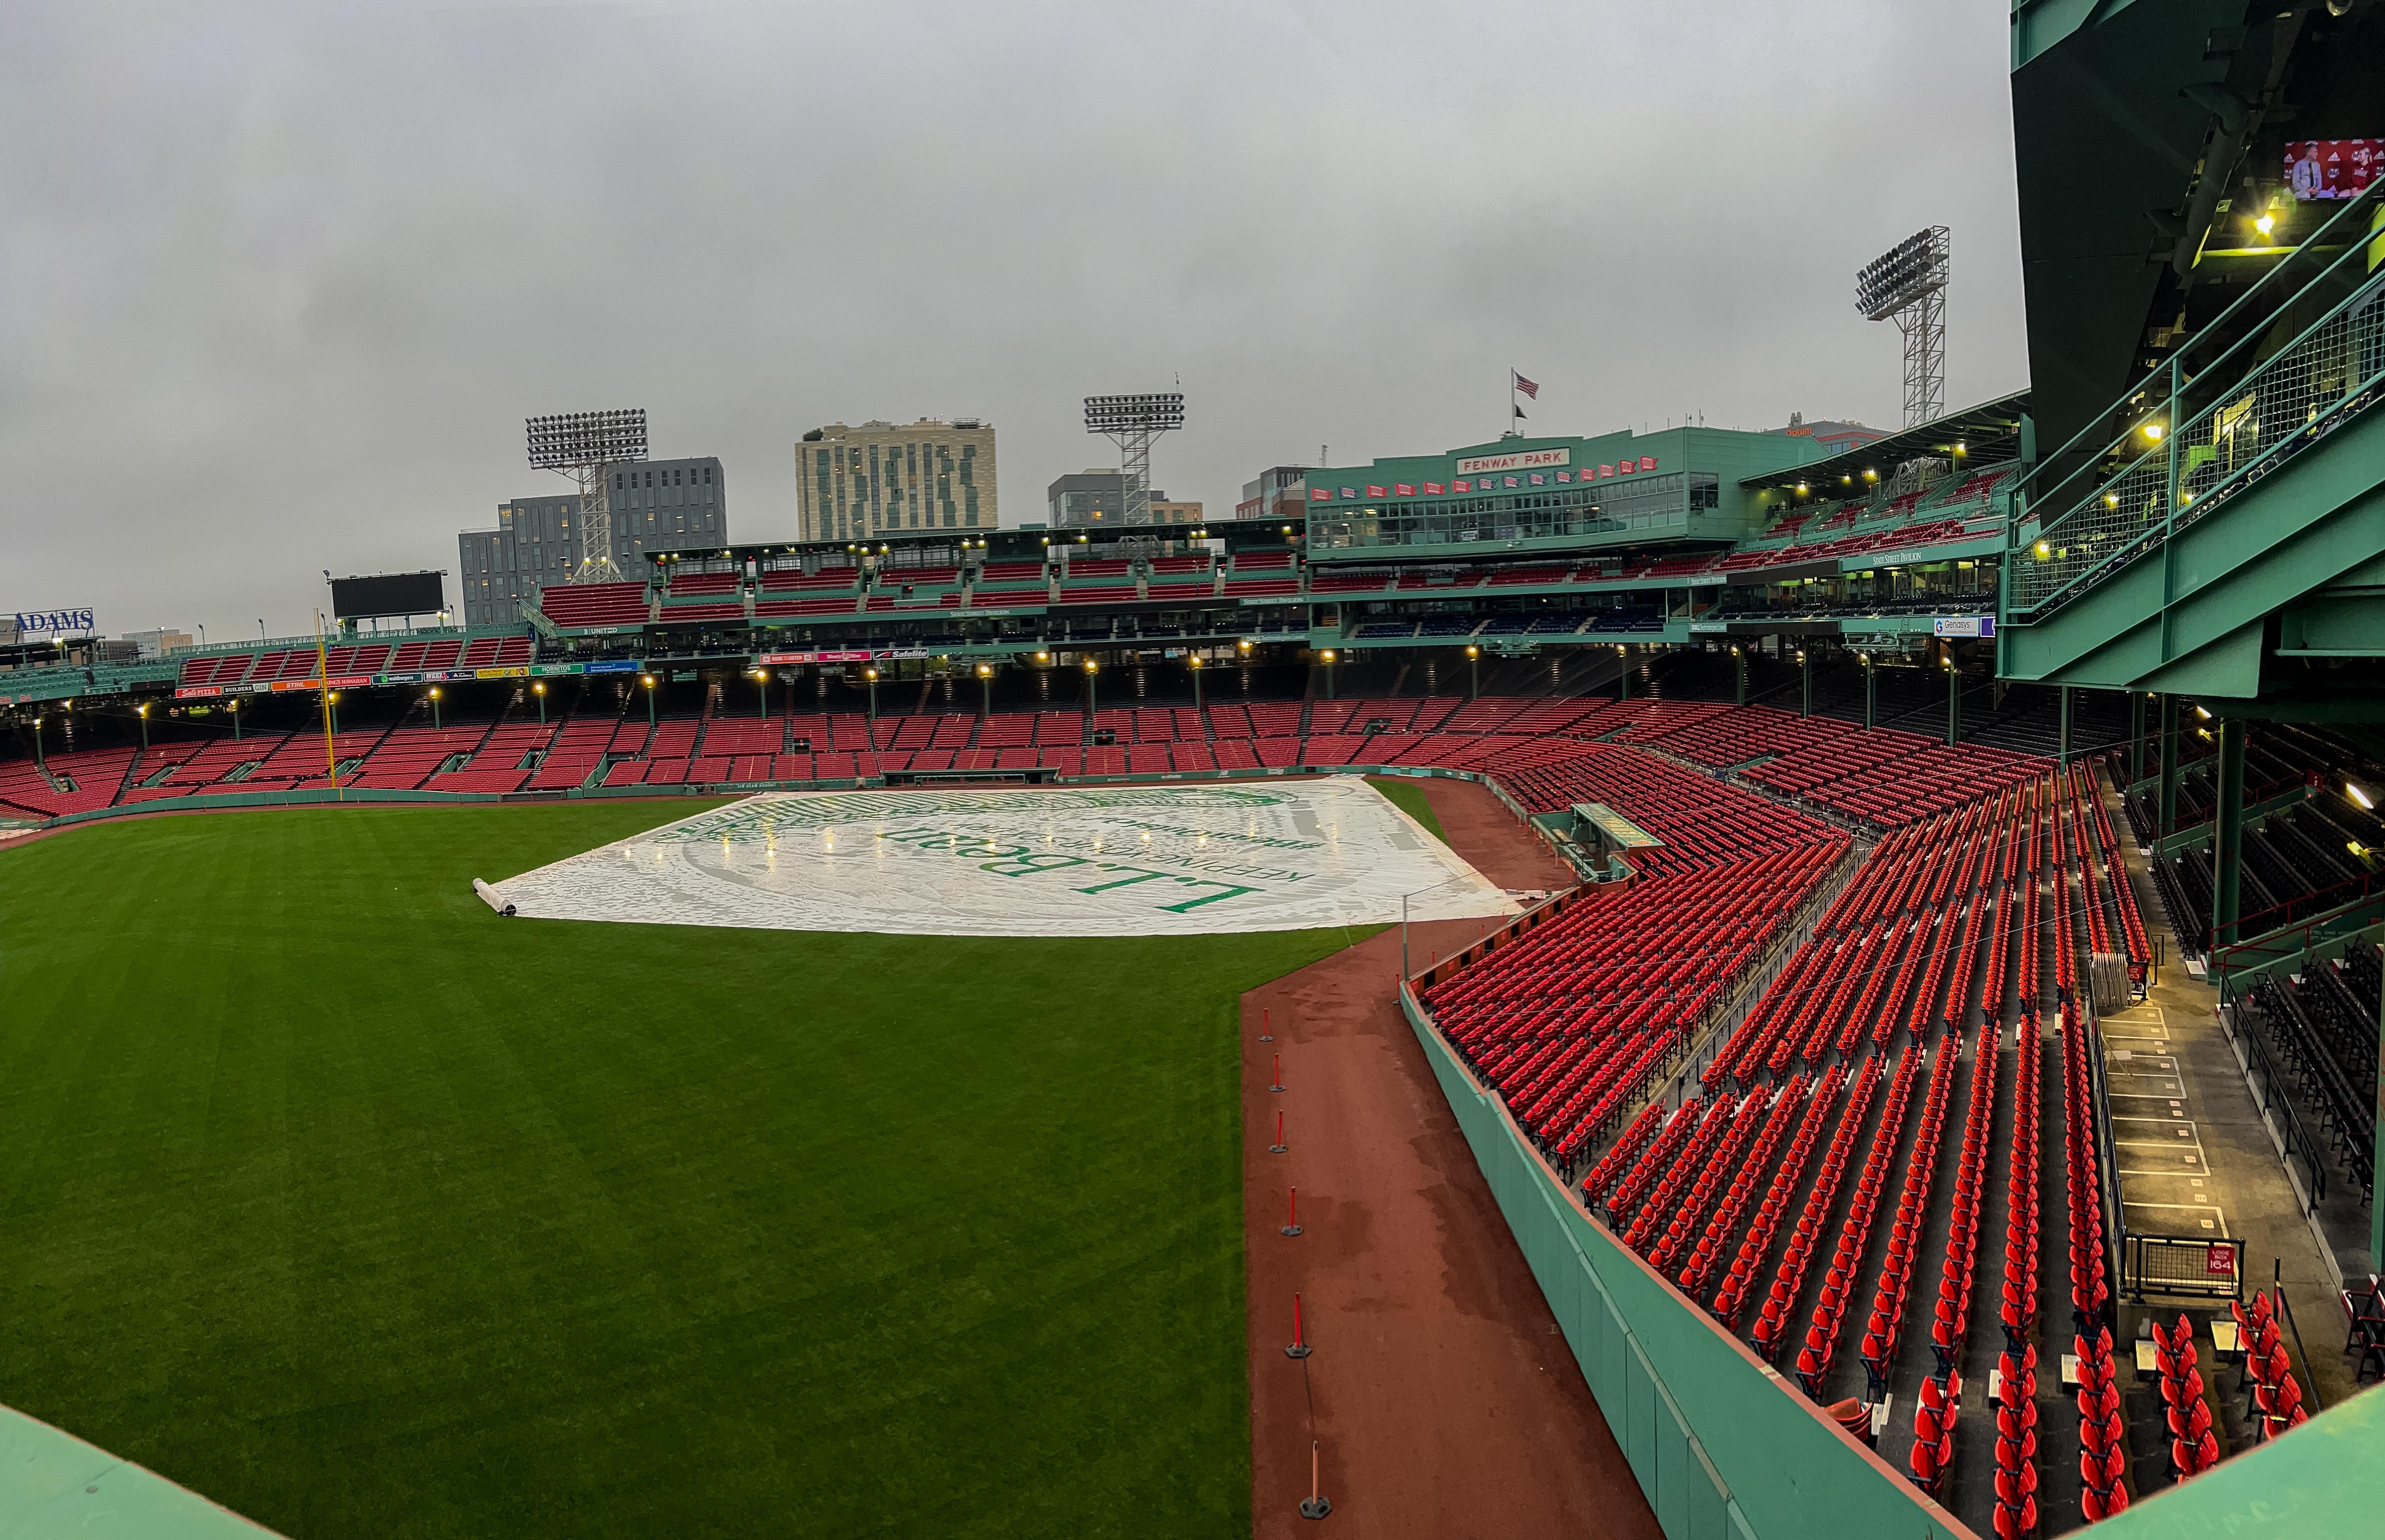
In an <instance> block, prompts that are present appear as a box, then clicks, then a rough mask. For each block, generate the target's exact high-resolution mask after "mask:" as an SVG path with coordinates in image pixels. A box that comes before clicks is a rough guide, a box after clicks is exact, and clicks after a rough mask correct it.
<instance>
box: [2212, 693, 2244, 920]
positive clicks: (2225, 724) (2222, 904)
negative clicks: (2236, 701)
mask: <svg viewBox="0 0 2385 1540" xmlns="http://www.w3.org/2000/svg"><path fill="white" fill-rule="evenodd" d="M2216 792H2217V794H2218V799H2219V801H2218V807H2217V808H2216V809H2215V813H2214V817H2213V819H2212V829H2211V945H2212V949H2213V950H2214V951H2215V952H2216V951H2217V950H2218V949H2219V948H2220V947H2222V946H2227V945H2232V944H2233V943H2234V942H2235V940H2236V920H2237V918H2238V916H2239V915H2240V914H2241V912H2242V911H2241V893H2242V890H2243V885H2244V723H2243V721H2242V720H2241V719H2239V718H2235V717H2222V718H2220V719H2219V783H2218V785H2217V787H2216Z"/></svg>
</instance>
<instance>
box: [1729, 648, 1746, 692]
mask: <svg viewBox="0 0 2385 1540" xmlns="http://www.w3.org/2000/svg"><path fill="white" fill-rule="evenodd" d="M1730 660H1731V661H1732V662H1733V663H1734V664H1736V665H1737V666H1738V672H1739V698H1738V704H1739V705H1741V706H1745V705H1746V704H1747V655H1746V654H1745V653H1743V652H1742V651H1740V650H1739V649H1738V648H1737V647H1733V648H1731V649H1730Z"/></svg>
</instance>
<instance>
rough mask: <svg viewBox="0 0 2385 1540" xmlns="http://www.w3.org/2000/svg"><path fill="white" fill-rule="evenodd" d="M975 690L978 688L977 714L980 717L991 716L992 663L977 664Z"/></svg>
mask: <svg viewBox="0 0 2385 1540" xmlns="http://www.w3.org/2000/svg"><path fill="white" fill-rule="evenodd" d="M977 690H978V706H979V710H978V715H979V716H980V717H991V716H993V664H991V663H980V664H979V665H978V666H977Z"/></svg>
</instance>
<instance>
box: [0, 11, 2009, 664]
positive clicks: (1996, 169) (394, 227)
mask: <svg viewBox="0 0 2385 1540" xmlns="http://www.w3.org/2000/svg"><path fill="white" fill-rule="evenodd" d="M2005 28H2006V14H2005V9H2004V6H2001V5H1997V4H1991V3H1990V0H1918V3H1914V0H1906V3H1903V4H1892V3H1889V0H1842V3H1837V4H1826V5H1822V6H1785V5H1780V4H1777V3H1751V0H1709V3H1707V4H1703V5H1685V6H1649V5H1646V4H1644V3H1632V4H1624V3H1619V0H1563V3H1557V0H1548V3H1541V0H1474V3H1471V4H1467V5H1463V6H1460V5H1425V4H1416V3H1410V0H1185V3H1179V4H1173V5H1164V6H1163V5H1152V4H1139V3H1129V4H1125V5H1119V4H1117V3H1115V0H1112V3H1110V4H1078V3H1073V0H1049V3H1015V4H1004V3H999V0H972V3H966V4H941V3H938V4H921V3H905V0H868V3H860V4H780V5H732V4H697V3H687V4H665V3H647V4H617V5H566V4H515V5H473V4H449V5H406V4H380V5H370V6H339V5H331V4H322V3H316V4H308V5H304V6H286V7H282V6H275V7H267V6H233V5H207V4H201V3H196V0H181V3H178V4H172V5H159V6H117V5H106V4H94V3H88V0H78V3H71V4H69V3H56V4H31V3H28V0H0V473H5V474H6V478H7V482H8V493H7V495H6V501H5V502H0V508H5V510H6V511H5V513H0V521H5V525H6V539H5V541H0V579H5V581H0V609H17V608H32V607H63V606H67V605H69V604H76V605H81V604H89V605H92V606H94V607H96V608H97V609H98V611H99V621H100V624H101V626H102V628H103V629H104V630H106V631H108V632H122V631H127V630H131V629H134V628H138V627H146V626H151V625H169V626H182V627H193V626H195V625H197V624H199V623H201V622H204V623H205V624H206V626H207V628H208V634H209V637H210V639H211V640H226V639H230V638H232V637H234V636H237V635H238V634H240V633H241V632H242V631H243V628H245V629H247V630H248V631H251V632H253V631H254V630H255V627H256V621H257V620H258V619H260V618H261V619H262V620H264V621H265V623H266V625H267V627H268V629H269V630H271V631H272V632H274V633H275V634H277V635H278V634H283V633H286V632H296V631H299V630H303V629H305V628H306V625H307V624H308V623H309V616H310V613H311V610H312V607H314V606H315V605H316V604H317V603H318V602H319V600H320V598H321V584H320V579H319V576H318V571H319V570H320V569H323V568H327V567H328V568H330V569H331V570H333V571H335V572H339V573H343V574H345V573H348V572H369V571H383V570H403V569H408V568H417V567H424V566H431V567H443V568H448V569H450V570H452V569H453V568H454V567H455V565H456V531H458V530H460V529H464V528H468V527H470V528H482V527H490V526H493V523H494V508H495V506H496V504H497V503H498V502H500V501H502V500H504V499H506V498H507V497H511V496H515V495H525V494H530V493H536V492H543V491H547V490H552V489H554V488H556V487H557V486H559V485H560V484H561V483H560V482H557V481H556V479H554V478H553V477H551V476H549V475H548V474H547V473H544V472H537V471H532V470H529V469H527V468H526V467H525V466H524V464H523V462H522V442H521V438H522V425H521V419H523V418H524V417H525V416H527V415H531V414H533V413H539V412H548V411H565V410H574V409H581V408H586V407H611V406H643V407H646V408H647V410H648V412H649V413H650V415H651V419H652V422H653V428H654V438H655V448H656V453H657V454H658V455H671V454H717V455H718V456H720V457H721V458H722V460H723V461H724V462H725V464H726V468H727V475H728V480H729V492H730V520H731V530H732V532H733V533H734V534H735V535H736V536H737V537H738V538H740V539H743V540H768V539H777V538H785V537H790V536H792V535H793V532H794V529H795V520H794V474H793V441H794V440H795V438H796V436H797V435H798V434H800V433H801V432H803V431H804V430H805V429H806V428H810V427H813V426H816V425H818V424H819V423H822V422H827V421H831V420H836V419H843V420H846V421H850V422H858V421H861V420H862V419H867V418H873V417H884V418H891V419H896V420H908V419H911V418H914V417H918V416H921V415H930V416H950V415H954V414H965V415H978V416H982V417H984V418H986V419H990V420H991V421H992V422H993V424H994V426H995V427H996V429H997V430H998V432H999V445H1000V458H1001V498H1002V506H1003V511H1004V515H1005V522H1006V523H1012V524H1016V523H1018V522H1020V521H1022V520H1030V519H1036V518H1040V517H1042V503H1043V487H1044V485H1045V483H1046V482H1049V481H1050V480H1051V478H1052V477H1054V476H1055V475H1056V474H1059V473H1061V472H1063V471H1068V470H1078V469H1081V468H1082V467H1085V466H1088V465H1095V464H1102V463H1114V461H1115V453H1116V452H1115V450H1113V449H1111V448H1109V447H1108V445H1107V444H1105V442H1104V441H1101V440H1089V439H1088V438H1087V437H1086V436H1085V434H1084V433H1083V432H1082V427H1081V420H1080V408H1079V405H1078V403H1079V398H1080V397H1081V396H1083V395H1085V394H1088V393H1094V392H1105V391H1131V390H1147V389H1164V388H1167V386H1168V384H1169V382H1171V381H1174V380H1176V379H1178V378H1179V377H1180V378H1181V381H1182V388H1183V390H1184V392H1185V394H1186V397H1187V400H1188V416H1189V426H1188V427H1187V428H1186V430H1185V431H1184V432H1181V433H1180V434H1177V435H1175V436H1173V437H1172V438H1171V439H1169V440H1168V441H1166V442H1165V443H1164V444H1163V445H1162V447H1161V448H1160V450H1159V451H1158V452H1157V454H1156V456H1155V469H1154V481H1155V482H1156V484H1157V485H1159V486H1160V487H1162V488H1164V489H1165V490H1167V491H1168V492H1169V493H1170V494H1172V495H1176V496H1179V497H1194V498H1199V499H1201V500H1202V501H1204V502H1205V503H1207V504H1209V505H1210V506H1211V507H1213V508H1214V507H1230V505H1231V504H1232V502H1233V501H1234V499H1235V497H1236V495H1237V494H1238V492H1239V489H1240V487H1241V483H1242V482H1243V481H1244V480H1246V479H1247V478H1249V477H1250V476H1252V475H1254V474H1255V473H1256V472H1257V471H1258V470H1260V469H1262V468H1264V467H1266V466H1268V465H1273V464H1279V463H1285V462H1302V461H1309V460H1313V459H1314V458H1315V457H1316V455H1317V449H1318V446H1319V445H1320V444H1324V445H1330V447H1331V454H1332V458H1333V460H1334V461H1335V462H1337V463H1347V462H1348V461H1350V460H1353V459H1358V458H1364V457H1372V456H1376V455H1387V454H1401V453H1417V452H1424V451H1430V450H1437V449H1442V448H1446V447H1450V446H1453V445H1455V444H1463V443H1469V442H1474V441H1476V440H1480V439H1483V438H1488V437H1490V436H1492V435H1493V434H1495V433H1496V432H1498V430H1499V429H1500V427H1501V426H1502V422H1501V417H1502V414H1503V413H1504V411H1505V404H1506V394H1505V370H1506V369H1507V368H1508V366H1509V365H1510V364H1513V365H1514V366H1515V367H1517V368H1518V369H1522V370H1523V371H1524V372H1525V373H1526V374H1528V375H1530V376H1531V377H1533V378H1534V379H1536V380H1538V381H1539V382H1541V384H1542V392H1541V398H1540V402H1539V403H1538V405H1537V406H1536V407H1532V408H1530V409H1531V410H1532V411H1533V417H1532V421H1531V426H1532V427H1533V428H1535V429H1538V430H1541V431H1543V432H1563V433H1573V432H1604V431H1605V430H1608V429H1612V428H1616V427H1620V426H1623V425H1625V424H1627V423H1628V424H1630V425H1632V426H1635V427H1636V426H1637V425H1639V424H1640V423H1641V422H1642V421H1648V422H1652V423H1654V424H1655V425H1658V426H1662V425H1663V423H1664V421H1665V419H1667V418H1668V417H1672V418H1679V416H1681V415H1682V414H1684V413H1694V412H1699V411H1703V412H1704V414H1705V417H1706V420H1707V421H1708V422H1710V423H1714V424H1718V425H1724V426H1744V427H1764V426H1776V425H1778V424H1779V423H1781V422H1783V421H1785V420H1786V419H1787V417H1788V415H1789V413H1790V412H1791V411H1792V410H1803V411H1804V412H1805V413H1806V414H1807V415H1808V416H1845V417H1853V418H1857V419H1863V420H1866V421H1870V422H1876V423H1887V424H1893V423H1894V422H1895V420H1896V417H1897V409H1898V392H1897V381H1898V358H1899V355H1898V344H1897V339H1896V335H1895V332H1894V331H1893V329H1892V328H1890V327H1887V326H1884V325H1867V324H1866V323H1864V322H1863V321H1862V320H1860V319H1858V318H1857V317H1856V316H1855V314H1854V307H1853V304H1852V301H1851V298H1850V294H1851V290H1852V283H1853V273H1854V269H1855V268H1856V267H1857V266H1858V265H1859V264H1860V263H1862V262H1863V261H1864V260H1866V259H1867V258H1868V257H1872V256H1874V255H1876V254H1877V253H1878V252H1879V251H1880V250H1881V249H1883V248H1885V247H1886V246H1888V245H1889V244H1892V243H1893V242H1894V241H1896V240H1897V239H1899V238H1901V237H1903V236H1904V235H1906V234H1909V233H1911V232H1913V231H1914V230H1916V229H1917V228H1919V227H1921V226H1923V225H1925V224H1931V223H1945V224H1949V225H1951V226H1953V227H1954V274H1955V277H1954V290H1953V294H1952V299H1951V303H1950V305H1949V307H1948V318H1949V319H1948V354H1949V375H1950V381H1949V385H1948V392H1947V394H1948V402H1949V405H1960V404H1967V403H1968V402H1971V401H1975V400H1979V399H1981V398H1984V397H1986V396H1989V395H1992V394H1995V393H1997V392H1999V391H2003V390H2006V389H2009V388H2012V387H2015V386H2017V385H2019V384H2022V383H2024V382H2025V380H2026V370H2025V367H2024V353H2023V349H2022V344H2021V340H2020V337H2019V324H2018V323H2019V317H2020V303H2019V275H2018V255H2017V252H2018V246H2017V228H2016V220H2015V215H2014V207H2013V173H2012V143H2011V124H2010V111H2009V106H2008V96H2007V92H2006V83H2005V80H2006V76H2005V47H2006V44H2005ZM453 593H454V589H453V586H452V580H451V587H450V594H451V596H452V595H453Z"/></svg>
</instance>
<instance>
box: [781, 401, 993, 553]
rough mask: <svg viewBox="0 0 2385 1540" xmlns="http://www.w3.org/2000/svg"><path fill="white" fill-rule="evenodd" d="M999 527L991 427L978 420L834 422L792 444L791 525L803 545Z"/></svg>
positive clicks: (922, 419) (987, 423)
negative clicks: (910, 532)
mask: <svg viewBox="0 0 2385 1540" xmlns="http://www.w3.org/2000/svg"><path fill="white" fill-rule="evenodd" d="M1001 523H1002V505H1001V502H1000V500H999V498H998V497H997V496H996V488H995V485H994V462H993V424H992V423H989V422H986V421H984V420H983V419H979V418H974V417H956V418H954V419H952V420H951V421H949V422H947V421H944V420H943V419H941V418H930V417H923V418H921V419H918V421H917V422H913V423H909V424H897V423H893V422H887V421H884V420H882V419H881V420H873V421H869V422H865V423H863V424H862V425H861V426H860V427H858V428H854V427H848V426H847V425H846V424H844V423H842V422H831V423H830V424H828V425H827V426H826V427H824V428H815V429H813V430H812V431H811V432H807V433H805V435H804V436H803V441H802V442H801V443H799V444H796V445H795V526H796V528H797V529H798V530H799V531H801V532H802V538H803V539H805V540H864V539H868V537H869V536H871V535H875V534H882V533H884V532H888V531H891V530H992V529H996V528H999V527H1000V525H1001Z"/></svg>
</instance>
